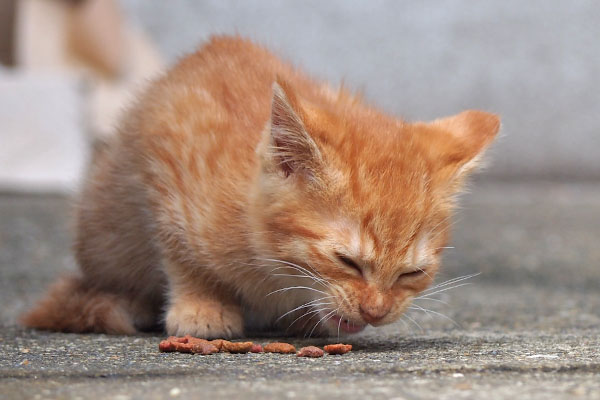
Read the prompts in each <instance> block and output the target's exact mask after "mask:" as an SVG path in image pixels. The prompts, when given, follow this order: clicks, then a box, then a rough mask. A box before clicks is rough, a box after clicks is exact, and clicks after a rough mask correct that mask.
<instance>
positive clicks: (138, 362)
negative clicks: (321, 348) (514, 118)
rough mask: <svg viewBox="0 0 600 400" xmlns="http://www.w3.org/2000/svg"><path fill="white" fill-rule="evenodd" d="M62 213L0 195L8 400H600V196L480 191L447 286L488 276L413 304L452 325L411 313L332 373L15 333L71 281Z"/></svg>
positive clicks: (469, 201) (531, 189) (564, 188)
mask: <svg viewBox="0 0 600 400" xmlns="http://www.w3.org/2000/svg"><path fill="white" fill-rule="evenodd" d="M67 203H68V202H67V200H66V199H65V198H63V197H60V196H50V195H43V196H39V195H38V196H24V195H9V194H4V195H0V221H1V224H0V301H1V303H2V311H1V313H0V388H1V389H0V398H7V399H8V398H28V399H35V398H39V399H42V398H73V399H74V398H112V399H129V398H131V399H135V398H144V399H154V398H156V399H161V398H277V399H281V398H327V399H335V398H361V399H369V398H386V399H389V398H397V399H421V398H425V399H444V398H448V399H456V398H482V397H485V398H487V399H497V398H498V399H499V398H509V397H513V398H539V399H547V398H565V399H567V398H569V399H571V398H582V399H589V398H591V399H600V351H599V350H598V349H600V311H599V310H600V296H599V289H598V288H600V250H599V247H598V246H597V238H599V237H600V224H599V223H598V221H600V186H599V185H598V184H597V183H589V184H585V183H580V184H550V183H548V184H544V183H536V184H530V183H496V184H487V185H484V184H476V185H474V187H473V190H472V193H471V194H470V195H468V196H465V199H464V202H463V209H462V211H461V212H460V213H459V218H458V219H457V220H458V222H457V223H456V225H455V228H454V232H455V236H454V240H453V245H454V247H455V248H454V249H449V250H448V253H447V254H446V256H445V261H446V262H445V272H444V274H443V276H442V277H440V280H443V279H448V278H452V277H454V276H460V275H464V274H469V273H473V272H481V274H480V275H479V276H477V277H476V278H474V279H472V280H471V283H472V284H471V285H469V286H464V287H460V288H457V289H456V290H450V291H447V292H443V293H440V294H438V296H437V297H438V298H439V299H440V300H442V301H444V302H445V303H447V304H443V303H437V302H430V303H425V302H423V303H417V304H419V305H420V306H422V307H426V308H428V309H430V310H432V311H435V312H436V313H441V314H444V315H445V316H446V317H443V316H440V315H439V314H436V313H434V312H429V313H427V314H426V313H424V312H413V313H411V314H409V317H410V319H409V318H408V317H407V318H405V319H404V320H403V322H399V323H398V324H395V325H390V326H387V327H384V328H379V329H374V328H370V329H367V330H366V331H365V332H364V333H362V334H361V335H359V336H356V337H352V338H346V339H343V341H344V342H348V343H352V344H353V345H354V350H353V352H351V353H350V354H347V355H344V356H326V357H324V358H322V359H300V358H296V357H294V356H283V355H266V354H248V355H230V354H216V355H212V356H205V357H203V356H193V355H188V354H166V353H159V352H158V342H159V341H160V339H161V338H162V335H139V336H135V337H111V336H106V335H71V334H59V333H46V332H36V331H30V330H24V329H22V328H19V327H18V326H16V323H15V320H16V316H17V315H18V314H19V313H20V312H21V311H23V310H24V309H25V308H26V307H28V306H29V305H30V304H31V303H32V302H33V301H35V299H36V298H37V297H38V296H40V295H41V293H42V291H43V288H44V287H45V286H46V285H47V284H48V283H49V282H51V280H52V279H53V278H54V277H55V276H56V274H57V273H59V272H61V271H66V270H69V269H72V268H74V264H73V260H72V258H71V256H70V255H69V251H68V247H69V234H68V224H67V221H68V205H67ZM411 319H412V320H413V321H411ZM271 340H273V339H272V338H268V339H267V338H257V339H256V341H258V342H261V343H266V342H268V341H271ZM291 341H292V342H293V343H295V344H297V345H302V344H304V343H311V344H324V343H325V342H324V341H322V340H296V339H292V340H291ZM334 341H335V340H334Z"/></svg>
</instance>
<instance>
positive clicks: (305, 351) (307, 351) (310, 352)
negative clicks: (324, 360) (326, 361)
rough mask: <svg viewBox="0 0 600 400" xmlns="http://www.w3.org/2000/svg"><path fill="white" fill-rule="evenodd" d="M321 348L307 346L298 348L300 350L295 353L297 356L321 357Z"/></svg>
mask: <svg viewBox="0 0 600 400" xmlns="http://www.w3.org/2000/svg"><path fill="white" fill-rule="evenodd" d="M323 354H325V353H324V352H323V350H321V349H320V348H318V347H316V346H307V347H303V348H301V349H300V351H299V352H298V353H297V354H296V356H297V357H312V358H318V357H323Z"/></svg>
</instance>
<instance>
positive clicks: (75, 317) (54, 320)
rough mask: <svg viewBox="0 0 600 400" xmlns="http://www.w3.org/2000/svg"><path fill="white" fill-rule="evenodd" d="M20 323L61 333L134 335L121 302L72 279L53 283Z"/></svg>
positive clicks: (80, 279) (130, 322) (65, 278)
mask: <svg viewBox="0 0 600 400" xmlns="http://www.w3.org/2000/svg"><path fill="white" fill-rule="evenodd" d="M20 323H21V324H23V325H25V326H27V327H30V328H37V329H44V330H52V331H62V332H78V333H81V332H104V333H110V334H134V333H135V332H136V329H135V327H134V325H133V322H132V318H131V316H130V315H129V313H128V312H127V308H126V306H125V304H124V300H123V299H122V298H120V297H119V296H117V295H115V294H112V293H108V292H103V291H101V290H98V289H96V288H93V287H90V286H89V285H86V284H85V282H84V281H83V279H82V278H80V277H78V276H74V275H72V276H65V277H63V278H61V279H59V280H58V281H57V282H56V283H54V285H52V286H51V287H50V289H49V291H48V293H47V294H46V296H45V297H44V298H43V299H42V300H41V301H40V302H39V303H38V304H37V305H35V306H34V307H33V308H32V309H31V310H30V311H28V312H27V313H25V314H24V315H22V316H21V318H20Z"/></svg>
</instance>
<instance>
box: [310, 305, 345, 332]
mask: <svg viewBox="0 0 600 400" xmlns="http://www.w3.org/2000/svg"><path fill="white" fill-rule="evenodd" d="M337 310H339V308H338V309H336V310H331V311H330V312H329V313H327V314H325V316H323V317H322V318H321V319H320V320H319V321H318V322H317V323H316V324H315V326H313V328H312V330H311V331H310V333H309V334H308V337H309V338H310V337H311V336H312V334H313V332H314V331H315V329H316V328H317V326H319V324H320V323H321V321H323V320H324V319H325V318H327V317H328V316H329V315H331V316H332V317H333V315H332V314H335V312H336V311H337ZM304 337H306V335H305V336H304Z"/></svg>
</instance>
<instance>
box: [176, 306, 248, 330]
mask: <svg viewBox="0 0 600 400" xmlns="http://www.w3.org/2000/svg"><path fill="white" fill-rule="evenodd" d="M166 326H167V333H168V334H169V335H174V336H184V335H192V336H195V337H199V338H205V339H219V338H225V339H230V338H235V337H241V336H243V334H244V320H243V317H242V310H241V308H240V307H239V306H237V305H232V304H227V305H223V304H221V303H219V302H216V301H209V300H204V301H203V300H195V301H189V300H186V301H181V300H179V301H177V302H175V303H174V304H173V305H171V307H170V308H169V311H168V312H167V317H166Z"/></svg>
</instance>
